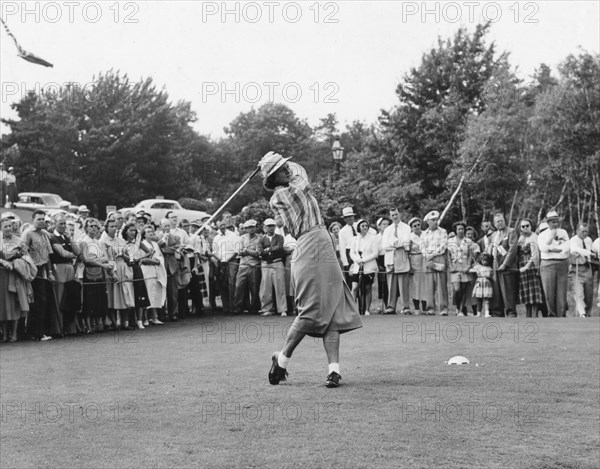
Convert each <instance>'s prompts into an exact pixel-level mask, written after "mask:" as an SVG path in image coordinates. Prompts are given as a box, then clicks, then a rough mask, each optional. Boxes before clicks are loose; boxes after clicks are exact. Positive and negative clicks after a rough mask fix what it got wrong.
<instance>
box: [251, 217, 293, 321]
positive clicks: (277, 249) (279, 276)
mask: <svg viewBox="0 0 600 469" xmlns="http://www.w3.org/2000/svg"><path fill="white" fill-rule="evenodd" d="M276 226H277V224H276V222H275V220H273V219H272V218H267V219H266V220H265V222H264V227H265V235H264V236H263V237H262V238H261V239H260V241H259V242H258V252H259V253H260V256H261V259H262V261H261V272H262V276H261V282H260V302H261V305H262V308H261V310H260V313H261V314H262V315H263V316H271V315H273V314H275V312H274V311H273V306H274V305H273V290H275V300H276V304H277V312H279V313H280V314H281V315H282V316H287V300H286V297H285V270H284V267H283V256H284V252H283V236H281V235H279V234H276V233H275V228H276Z"/></svg>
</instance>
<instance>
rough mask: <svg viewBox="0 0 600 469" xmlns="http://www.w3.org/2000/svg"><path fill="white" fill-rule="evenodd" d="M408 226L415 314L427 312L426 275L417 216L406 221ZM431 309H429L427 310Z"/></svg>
mask: <svg viewBox="0 0 600 469" xmlns="http://www.w3.org/2000/svg"><path fill="white" fill-rule="evenodd" d="M408 226H410V231H411V232H410V269H411V270H412V272H413V275H412V279H411V282H410V297H411V298H412V300H413V305H414V307H415V315H419V314H421V313H424V314H429V312H428V310H427V295H426V294H425V293H426V285H427V276H426V274H425V263H424V262H423V253H422V252H421V248H422V242H421V233H422V231H421V220H420V219H419V218H417V217H414V218H411V219H410V221H409V222H408ZM429 311H431V310H429Z"/></svg>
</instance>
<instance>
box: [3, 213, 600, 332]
mask: <svg viewBox="0 0 600 469" xmlns="http://www.w3.org/2000/svg"><path fill="white" fill-rule="evenodd" d="M341 215H342V218H343V219H344V222H345V223H344V226H342V224H340V223H338V222H334V223H332V224H331V225H330V226H329V231H330V233H331V238H332V241H333V243H334V246H335V248H336V252H337V259H331V260H330V261H331V262H336V263H339V265H340V268H341V269H342V270H343V272H344V275H345V278H346V283H347V284H348V286H349V287H350V288H351V291H352V294H353V296H354V298H355V299H356V301H357V302H358V305H359V310H360V312H361V314H365V315H369V314H372V313H380V314H397V313H400V314H432V315H433V314H438V315H448V314H454V315H457V316H466V315H473V316H480V315H481V316H485V317H490V316H494V317H514V316H516V315H517V305H518V304H523V305H525V311H526V316H527V317H537V316H538V314H541V315H542V316H544V317H545V316H548V317H564V316H565V315H566V312H567V291H568V290H569V283H570V284H571V287H572V291H573V296H574V302H575V314H576V315H577V316H579V317H586V316H589V315H590V313H591V308H592V302H593V299H592V295H593V293H592V292H593V284H594V280H593V275H594V269H595V266H597V264H598V254H599V251H600V239H597V240H596V241H595V242H593V243H592V240H591V239H590V237H589V236H588V226H587V224H585V223H580V224H579V225H578V226H577V230H576V233H575V234H574V235H573V236H572V237H569V236H568V234H567V232H566V231H565V230H564V229H562V228H561V227H560V225H561V220H560V218H559V216H558V214H557V213H556V212H554V211H552V212H549V213H548V214H547V216H546V219H545V221H544V222H543V223H541V224H540V225H539V226H538V227H537V230H536V229H535V228H536V227H534V225H533V223H532V221H531V220H529V219H527V218H526V219H522V220H520V221H519V223H518V224H517V226H516V228H509V227H507V226H506V221H505V218H504V216H503V215H502V214H500V213H499V214H496V215H495V216H494V217H493V219H492V220H490V221H488V220H484V221H482V223H481V227H480V231H479V232H478V230H476V229H475V228H473V227H471V226H467V225H466V224H465V223H464V222H461V221H457V222H455V223H453V224H452V231H451V232H450V233H448V232H447V231H446V230H445V229H444V228H442V227H441V226H439V219H440V214H439V213H438V212H437V211H432V212H429V213H428V214H426V215H425V216H424V217H423V219H422V220H421V219H420V218H419V217H413V218H411V219H410V220H409V221H408V223H405V222H404V221H402V217H401V214H400V212H399V211H398V210H397V209H395V208H392V209H391V210H390V211H389V217H388V216H385V217H381V218H379V219H378V220H377V221H376V223H371V222H370V221H369V219H368V218H360V219H358V220H357V218H358V217H357V214H356V213H355V212H354V210H353V208H352V207H346V208H344V210H343V212H342V214H341ZM237 219H238V217H232V215H231V213H228V212H224V213H223V214H222V216H221V217H220V218H219V219H218V221H216V222H213V223H211V224H210V225H209V224H206V221H207V219H204V220H178V217H177V215H176V214H175V213H173V212H168V213H167V214H166V216H165V218H164V219H162V220H160V222H159V223H158V224H155V223H153V220H152V217H151V216H150V215H149V214H148V213H145V212H144V211H140V212H138V213H121V212H119V211H116V212H111V213H109V214H108V216H107V219H106V221H104V222H102V223H101V222H100V221H99V220H97V219H95V218H92V217H90V213H89V210H88V209H87V207H85V206H81V207H80V208H79V213H78V214H77V215H74V214H70V213H68V212H65V211H62V210H58V211H55V213H53V214H47V213H45V212H43V211H41V210H37V211H35V212H33V216H32V219H31V221H29V222H27V223H25V224H22V223H21V220H20V219H19V218H18V217H16V216H15V215H14V214H12V213H10V212H5V213H3V214H2V219H1V230H2V236H1V237H0V291H1V292H2V300H1V302H0V324H1V326H2V341H3V342H14V341H16V340H17V339H22V338H27V339H31V340H41V341H46V340H50V339H52V338H55V337H62V336H65V335H73V334H91V333H94V332H102V331H105V330H116V329H144V328H146V327H149V326H150V325H155V326H159V325H162V324H164V323H165V322H172V321H177V320H179V319H180V318H184V317H199V316H200V315H202V314H203V312H205V311H207V310H210V311H211V312H217V311H220V312H222V313H223V314H254V315H263V316H270V315H281V316H287V315H294V314H297V311H296V309H295V301H294V289H293V285H292V284H291V282H290V265H291V263H292V262H293V261H294V257H295V255H297V252H296V251H295V250H296V247H297V246H296V241H295V239H294V238H293V237H292V236H291V235H290V234H289V232H288V231H287V229H286V228H285V227H284V226H283V224H282V221H281V219H277V218H267V219H265V220H262V222H261V223H260V224H259V223H258V222H257V221H256V220H253V219H250V220H246V221H244V222H243V223H238V222H237ZM425 225H426V226H425ZM375 289H376V290H377V297H378V299H380V300H381V304H382V306H381V308H379V309H378V310H373V308H372V298H373V295H374V291H375ZM219 298H220V301H218V299H219ZM398 302H400V304H399V305H398Z"/></svg>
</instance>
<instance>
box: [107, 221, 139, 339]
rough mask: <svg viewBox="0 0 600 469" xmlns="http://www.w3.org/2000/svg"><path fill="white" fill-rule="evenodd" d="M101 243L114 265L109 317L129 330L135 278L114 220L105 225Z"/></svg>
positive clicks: (109, 291)
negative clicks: (125, 256)
mask: <svg viewBox="0 0 600 469" xmlns="http://www.w3.org/2000/svg"><path fill="white" fill-rule="evenodd" d="M100 242H101V243H102V245H103V247H104V249H105V250H106V253H107V255H108V258H109V262H110V263H111V265H112V280H113V281H112V282H109V283H108V285H107V291H108V308H109V315H110V316H111V319H112V320H113V324H114V325H115V326H116V327H117V328H118V327H122V328H123V329H129V313H130V308H133V307H135V302H134V300H133V286H132V284H131V280H132V279H133V277H132V274H131V271H130V269H129V268H128V266H127V263H126V262H125V259H124V257H123V248H124V247H125V241H124V240H123V239H122V238H121V237H119V236H117V221H116V220H115V219H114V218H111V219H108V220H106V222H105V223H104V233H102V236H100Z"/></svg>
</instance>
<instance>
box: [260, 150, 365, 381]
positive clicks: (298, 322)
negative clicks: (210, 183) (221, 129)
mask: <svg viewBox="0 0 600 469" xmlns="http://www.w3.org/2000/svg"><path fill="white" fill-rule="evenodd" d="M288 160H289V158H283V157H282V156H281V155H279V154H277V153H273V152H269V153H267V154H266V155H265V156H264V157H263V158H262V159H261V161H260V163H259V166H260V169H261V174H262V177H263V185H264V187H265V188H266V189H267V190H270V191H273V196H272V197H271V201H270V204H271V208H272V209H273V211H274V212H275V213H276V214H278V215H280V216H281V219H282V220H283V225H284V226H285V227H286V228H287V229H288V230H289V231H290V234H291V235H292V236H293V237H294V238H295V239H296V240H297V246H296V250H295V256H294V259H293V260H292V267H291V283H292V285H293V286H294V292H295V296H296V306H297V308H298V316H297V317H296V319H295V320H294V323H293V324H292V326H291V327H290V329H289V330H288V334H287V337H286V341H285V345H284V346H283V349H282V350H281V351H280V352H274V353H273V355H272V356H271V362H272V364H271V369H270V370H269V383H271V384H279V383H280V382H281V381H284V380H285V379H286V377H287V375H288V372H287V367H288V364H289V361H290V358H291V356H292V353H293V352H294V350H295V349H296V347H297V346H298V345H299V344H300V342H301V341H302V339H303V338H304V337H305V336H306V335H309V336H313V337H322V338H323V345H324V347H325V353H326V354H327V361H328V363H329V366H328V375H327V379H326V380H325V385H326V386H327V387H329V388H335V387H338V386H339V384H340V379H341V375H340V365H339V352H340V334H342V333H344V332H349V331H351V330H354V329H357V328H359V327H362V323H361V320H360V316H359V314H358V309H357V306H356V302H355V301H354V299H353V298H352V293H351V291H350V289H349V288H348V285H347V284H346V282H344V278H343V275H342V272H341V270H340V268H339V264H338V263H337V257H336V254H335V247H334V245H333V241H332V239H331V236H330V235H329V232H328V231H327V228H326V227H325V225H324V224H323V218H322V217H321V211H320V210H319V205H318V204H317V200H316V199H315V197H314V195H313V194H312V190H311V187H310V183H309V181H308V175H307V174H306V170H305V169H304V168H303V167H302V166H300V165H299V164H296V163H288Z"/></svg>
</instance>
